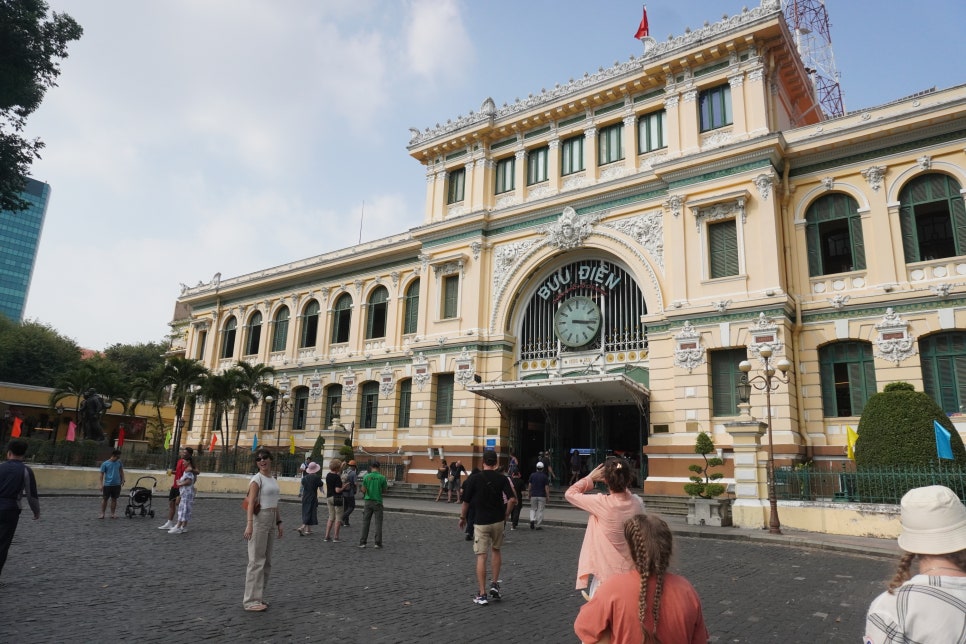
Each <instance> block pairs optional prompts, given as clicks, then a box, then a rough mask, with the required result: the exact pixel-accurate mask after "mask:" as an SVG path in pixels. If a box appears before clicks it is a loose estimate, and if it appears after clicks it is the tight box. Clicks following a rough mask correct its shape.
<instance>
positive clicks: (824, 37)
mask: <svg viewBox="0 0 966 644" xmlns="http://www.w3.org/2000/svg"><path fill="white" fill-rule="evenodd" d="M782 10H783V11H784V13H785V22H787V23H788V26H789V28H791V30H792V33H793V35H794V37H795V45H796V46H797V47H798V55H799V56H801V58H802V62H803V63H804V64H805V68H806V69H807V70H808V73H809V76H810V77H811V79H812V84H813V85H814V87H815V95H816V97H817V98H818V103H819V105H820V106H821V108H822V112H823V113H824V114H825V116H827V117H829V118H832V117H836V116H842V115H843V114H845V105H844V104H843V102H842V88H841V86H840V85H839V72H838V70H837V69H836V68H835V56H834V55H833V53H832V35H831V34H830V33H829V22H828V12H827V11H826V10H825V0H782Z"/></svg>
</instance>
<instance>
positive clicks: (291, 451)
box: [288, 436, 295, 454]
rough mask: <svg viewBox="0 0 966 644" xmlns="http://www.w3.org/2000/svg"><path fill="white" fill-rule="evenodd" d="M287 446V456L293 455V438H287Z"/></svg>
mask: <svg viewBox="0 0 966 644" xmlns="http://www.w3.org/2000/svg"><path fill="white" fill-rule="evenodd" d="M288 445H289V447H288V453H289V454H294V453H295V437H294V436H290V437H289V441H288Z"/></svg>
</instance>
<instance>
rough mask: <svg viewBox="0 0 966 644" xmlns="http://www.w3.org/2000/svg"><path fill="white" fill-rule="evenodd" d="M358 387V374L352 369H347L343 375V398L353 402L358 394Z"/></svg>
mask: <svg viewBox="0 0 966 644" xmlns="http://www.w3.org/2000/svg"><path fill="white" fill-rule="evenodd" d="M358 386H359V385H358V383H357V382H356V372H355V371H353V370H352V369H351V368H350V367H346V368H345V372H343V374H342V397H343V398H344V399H345V400H352V395H353V394H354V393H355V392H356V388H357V387H358Z"/></svg>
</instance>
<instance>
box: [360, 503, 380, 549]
mask: <svg viewBox="0 0 966 644" xmlns="http://www.w3.org/2000/svg"><path fill="white" fill-rule="evenodd" d="M373 515H375V517H376V529H375V533H374V534H373V541H375V542H376V545H377V546H381V545H382V503H379V502H378V501H366V504H365V507H364V508H363V510H362V535H361V536H360V537H359V545H363V546H364V545H366V541H368V539H369V523H370V522H371V521H372V517H373Z"/></svg>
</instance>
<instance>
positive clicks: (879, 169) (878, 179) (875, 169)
mask: <svg viewBox="0 0 966 644" xmlns="http://www.w3.org/2000/svg"><path fill="white" fill-rule="evenodd" d="M885 173H886V167H885V166H884V165H874V166H871V167H869V168H866V169H865V170H862V171H861V173H860V174H861V175H862V176H863V177H865V180H866V181H868V182H869V187H870V188H872V191H873V192H877V191H878V190H879V188H881V187H882V179H883V178H884V177H885Z"/></svg>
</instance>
